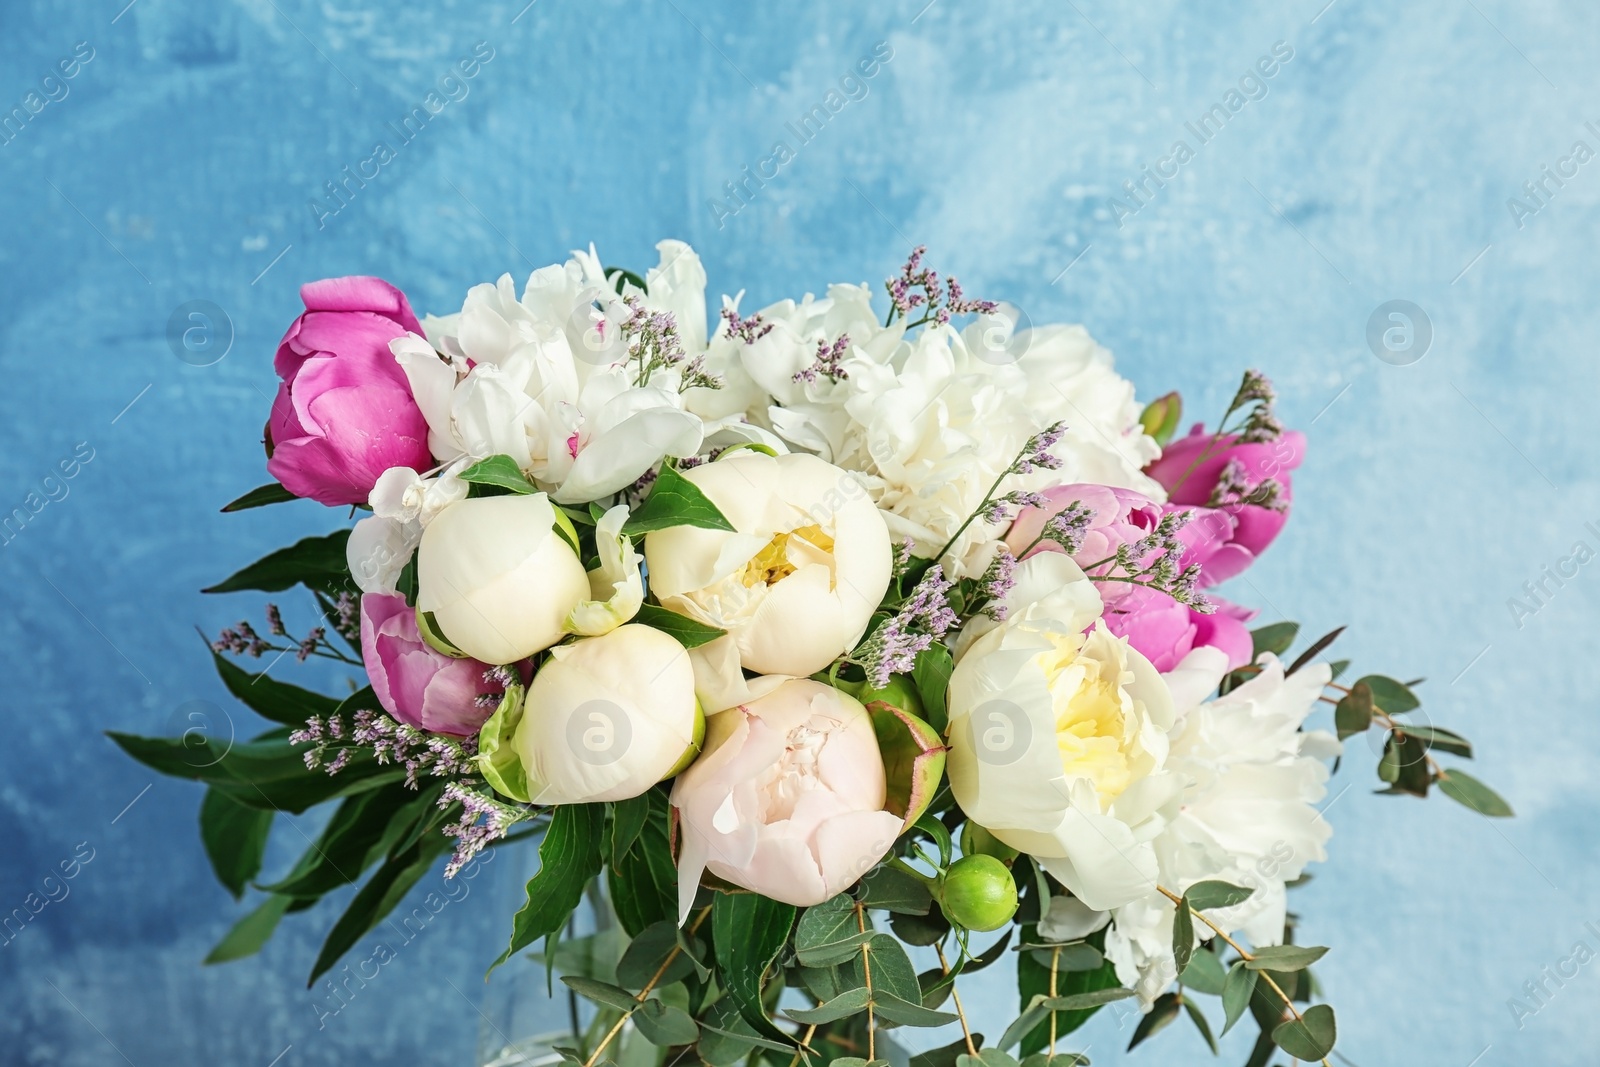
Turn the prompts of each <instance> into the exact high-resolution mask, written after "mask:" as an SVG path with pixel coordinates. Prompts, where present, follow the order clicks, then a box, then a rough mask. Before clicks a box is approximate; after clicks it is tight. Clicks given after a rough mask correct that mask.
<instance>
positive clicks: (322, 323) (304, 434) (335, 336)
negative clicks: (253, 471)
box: [267, 277, 433, 506]
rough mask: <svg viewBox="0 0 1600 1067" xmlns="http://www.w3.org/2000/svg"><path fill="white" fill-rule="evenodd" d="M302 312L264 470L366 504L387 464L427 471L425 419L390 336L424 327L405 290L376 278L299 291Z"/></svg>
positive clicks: (281, 350) (302, 491)
mask: <svg viewBox="0 0 1600 1067" xmlns="http://www.w3.org/2000/svg"><path fill="white" fill-rule="evenodd" d="M300 299H301V300H302V301H304V302H305V305H306V311H305V314H303V315H301V316H300V317H299V318H298V319H295V321H294V324H293V325H291V326H290V327H289V332H288V333H286V334H284V336H283V340H282V341H281V342H280V343H279V345H278V355H277V358H276V359H275V360H274V364H273V365H274V366H275V368H276V369H277V371H278V376H279V377H280V378H282V379H283V384H282V385H280V386H279V387H278V396H277V399H276V400H274V401H273V404H272V414H271V416H270V417H269V418H268V420H267V447H268V459H267V470H268V472H270V473H271V474H272V476H273V477H274V478H276V479H278V481H280V482H281V483H283V487H284V488H285V489H287V490H289V492H291V493H293V494H295V495H296V496H302V497H309V498H310V499H312V500H317V501H320V502H322V503H324V504H328V505H330V506H336V505H341V504H365V503H366V502H367V496H368V494H369V493H371V492H372V487H373V485H374V484H376V482H377V480H378V476H379V475H380V474H382V473H383V472H384V471H386V470H388V469H389V468H390V467H410V468H411V469H413V470H416V471H424V470H427V469H428V468H429V467H431V466H433V457H432V456H431V455H429V453H428V424H427V421H426V420H425V419H423V417H422V411H421V409H419V408H418V407H417V402H416V400H414V399H413V398H412V395H411V385H410V383H409V382H408V381H407V379H406V376H405V373H404V372H403V371H402V370H401V369H400V364H399V363H398V362H396V360H395V358H394V355H393V354H392V353H391V352H390V351H389V342H390V341H392V340H394V339H395V338H396V337H403V336H405V335H406V334H407V333H418V334H420V333H421V332H422V327H421V326H419V325H418V324H417V318H416V316H415V315H413V314H412V313H411V306H410V305H409V304H407V303H406V298H405V294H403V293H402V292H400V290H398V289H396V288H395V287H394V286H392V285H390V284H389V283H388V282H386V281H383V280H381V279H379V278H363V277H352V278H329V279H326V280H324V281H320V282H310V283H308V284H306V285H304V286H302V287H301V289H300Z"/></svg>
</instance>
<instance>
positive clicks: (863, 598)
mask: <svg viewBox="0 0 1600 1067" xmlns="http://www.w3.org/2000/svg"><path fill="white" fill-rule="evenodd" d="M683 476H684V477H685V478H687V479H688V480H689V481H691V482H693V483H694V484H695V485H696V486H697V487H698V488H699V489H700V491H701V492H702V493H704V494H705V495H706V496H707V497H708V498H710V500H711V502H712V503H713V504H715V505H716V506H717V508H718V509H719V510H720V511H721V512H722V514H723V515H724V516H725V517H726V518H727V520H728V522H729V523H731V524H732V525H733V527H734V530H733V532H731V533H730V532H727V531H723V530H706V529H701V528H699V527H694V526H673V527H669V528H667V529H665V530H656V531H654V532H652V533H649V534H647V535H645V541H644V553H645V558H646V560H647V561H648V563H649V573H650V588H651V591H652V592H654V593H655V595H656V596H657V597H658V598H659V599H660V601H661V604H662V606H663V607H665V608H667V609H669V610H671V611H675V612H678V613H679V614H680V615H686V616H688V617H689V618H692V619H696V620H698V621H700V622H704V623H708V624H710V625H712V626H716V627H718V628H720V629H724V630H727V631H728V636H726V637H722V638H718V640H717V641H716V642H712V643H711V644H718V643H719V642H727V643H731V644H732V645H733V646H734V647H735V648H736V649H737V651H738V659H739V663H740V665H741V666H743V667H744V668H746V669H748V670H752V671H755V672H757V673H759V674H783V675H797V676H804V675H807V674H811V673H812V672H813V671H819V670H821V669H822V668H824V667H826V666H827V665H828V664H829V663H830V662H832V660H833V659H834V658H835V657H837V656H839V655H840V654H841V653H843V652H845V651H847V650H849V649H850V648H852V647H854V645H855V643H856V642H857V641H858V640H860V638H861V634H862V632H863V631H864V630H865V629H866V627H867V623H868V621H869V620H870V619H871V617H872V612H873V611H874V610H875V609H876V608H877V606H878V602H879V601H880V600H881V599H882V598H883V594H884V591H885V590H886V589H887V588H888V587H889V576H890V569H891V567H892V565H893V559H892V552H891V549H890V545H889V534H888V531H887V530H886V529H885V528H884V524H883V519H882V517H881V516H880V515H879V513H878V510H877V509H876V508H875V507H873V505H872V501H871V500H869V499H868V498H867V495H866V493H865V492H863V491H862V489H861V486H860V484H859V483H858V482H857V481H856V478H855V476H854V475H853V474H851V473H850V472H849V471H844V470H840V469H839V468H838V467H835V466H832V465H831V464H828V463H824V462H823V461H822V460H820V459H818V458H817V457H816V456H811V455H806V454H804V453H791V454H789V455H784V456H776V457H774V456H768V455H764V454H762V453H759V452H753V451H740V452H736V453H733V454H730V455H726V456H724V457H723V458H721V459H718V460H717V461H716V462H714V463H705V464H702V465H700V466H698V467H693V468H691V469H689V470H686V471H684V472H683ZM701 647H702V648H705V649H707V651H706V652H703V653H701V655H702V657H705V656H709V655H714V654H715V650H711V649H710V647H709V646H701ZM696 651H697V652H700V649H696Z"/></svg>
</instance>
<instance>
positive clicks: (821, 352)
mask: <svg viewBox="0 0 1600 1067" xmlns="http://www.w3.org/2000/svg"><path fill="white" fill-rule="evenodd" d="M849 350H850V335H849V334H847V333H842V334H840V335H839V339H838V340H837V341H835V342H833V344H831V345H830V344H829V343H828V342H827V340H826V338H824V339H823V340H821V341H818V342H817V358H816V359H814V360H812V362H811V366H809V367H806V368H804V369H802V370H797V371H795V372H794V378H793V380H794V381H797V382H814V381H816V380H817V377H818V376H819V375H820V376H821V377H824V378H826V379H828V381H830V382H842V381H844V380H845V379H847V378H849V377H850V372H849V371H847V370H845V369H844V367H843V366H842V364H843V362H844V355H845V353H846V352H848V351H849Z"/></svg>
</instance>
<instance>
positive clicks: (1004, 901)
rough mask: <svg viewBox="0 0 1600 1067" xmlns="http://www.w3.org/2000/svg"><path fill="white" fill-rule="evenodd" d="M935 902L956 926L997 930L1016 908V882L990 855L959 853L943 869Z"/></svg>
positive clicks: (1009, 872)
mask: <svg viewBox="0 0 1600 1067" xmlns="http://www.w3.org/2000/svg"><path fill="white" fill-rule="evenodd" d="M939 906H940V907H941V908H943V909H944V915H945V918H947V919H949V920H950V921H951V922H952V923H955V924H956V925H957V926H964V927H966V928H967V929H968V930H979V931H985V930H998V929H1000V927H1002V926H1004V925H1005V924H1006V923H1008V922H1010V921H1011V916H1013V915H1015V914H1016V912H1017V883H1016V882H1015V881H1014V880H1013V879H1012V877H1011V869H1010V868H1008V867H1007V866H1006V865H1005V864H1003V863H1001V862H1000V861H999V860H997V859H995V858H994V857H993V856H984V855H977V856H962V857H961V858H960V859H958V860H956V861H955V862H954V863H952V864H951V865H950V869H949V870H948V871H947V872H945V876H944V880H943V882H942V883H941V885H940V887H939Z"/></svg>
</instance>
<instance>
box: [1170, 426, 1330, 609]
mask: <svg viewBox="0 0 1600 1067" xmlns="http://www.w3.org/2000/svg"><path fill="white" fill-rule="evenodd" d="M1305 452H1306V438H1305V434H1303V433H1299V432H1298V431H1293V430H1291V431H1288V432H1286V433H1284V434H1282V435H1281V436H1279V437H1278V438H1277V439H1276V440H1272V441H1261V442H1241V441H1240V440H1239V438H1238V437H1237V436H1236V435H1233V434H1229V435H1227V436H1225V437H1223V438H1222V440H1220V441H1218V442H1216V443H1215V445H1214V446H1213V443H1212V436H1211V434H1209V433H1207V432H1206V430H1205V427H1204V425H1202V424H1200V423H1196V424H1195V426H1194V428H1193V429H1192V430H1190V431H1189V436H1187V437H1183V438H1179V439H1178V440H1176V441H1174V442H1172V444H1170V445H1168V446H1167V448H1166V450H1165V451H1164V452H1162V454H1161V458H1160V459H1158V460H1156V461H1155V462H1154V463H1152V464H1151V465H1150V466H1149V467H1147V468H1145V473H1146V474H1148V475H1149V476H1150V477H1152V478H1154V479H1155V480H1156V481H1158V482H1160V483H1161V484H1162V485H1163V486H1165V487H1166V490H1167V493H1168V499H1169V501H1170V503H1171V504H1173V505H1194V504H1200V505H1206V506H1210V507H1217V508H1220V509H1221V510H1223V511H1225V512H1227V513H1228V514H1229V515H1231V516H1233V519H1234V527H1233V530H1232V532H1231V536H1229V537H1228V539H1227V540H1226V541H1224V542H1223V543H1222V544H1221V545H1220V546H1219V547H1218V549H1217V550H1216V551H1215V552H1212V553H1210V554H1209V556H1208V558H1207V559H1206V560H1205V561H1204V562H1203V563H1202V564H1201V574H1200V584H1201V585H1202V586H1211V585H1216V584H1217V583H1218V582H1222V581H1226V580H1227V579H1229V578H1232V577H1233V576H1234V575H1236V574H1238V573H1240V572H1241V571H1243V570H1244V569H1245V568H1246V567H1249V566H1250V564H1252V563H1254V562H1255V559H1256V557H1257V556H1259V555H1261V553H1262V552H1264V551H1266V548H1267V546H1268V545H1270V544H1271V543H1272V541H1273V538H1275V537H1277V536H1278V531H1279V530H1281V529H1283V524H1284V523H1285V522H1287V521H1288V519H1289V503H1290V499H1291V495H1292V494H1291V485H1290V477H1289V475H1290V472H1291V471H1293V470H1294V469H1295V468H1296V467H1298V466H1300V462H1301V460H1303V459H1304V458H1305ZM1201 457H1204V458H1201ZM1267 479H1271V480H1273V481H1274V482H1276V483H1277V484H1278V485H1279V487H1280V490H1279V492H1278V494H1277V500H1276V502H1275V503H1274V504H1273V505H1272V506H1270V507H1263V506H1262V505H1260V504H1244V503H1238V502H1237V501H1238V500H1239V497H1240V495H1241V494H1242V493H1248V492H1249V491H1251V490H1253V489H1256V488H1257V487H1258V486H1260V485H1261V483H1263V482H1265V481H1266V480H1267Z"/></svg>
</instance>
